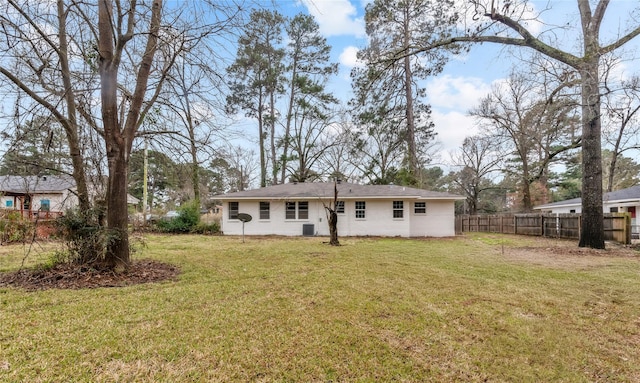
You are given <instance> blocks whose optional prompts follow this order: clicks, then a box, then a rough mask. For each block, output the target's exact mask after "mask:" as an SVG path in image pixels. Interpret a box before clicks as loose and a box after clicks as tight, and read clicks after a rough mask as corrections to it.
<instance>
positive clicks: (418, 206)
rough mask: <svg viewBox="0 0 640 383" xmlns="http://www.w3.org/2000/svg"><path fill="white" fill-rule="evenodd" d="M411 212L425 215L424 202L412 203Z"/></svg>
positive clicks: (425, 205) (425, 206) (425, 204)
mask: <svg viewBox="0 0 640 383" xmlns="http://www.w3.org/2000/svg"><path fill="white" fill-rule="evenodd" d="M413 212H414V213H415V214H427V203H426V202H414V203H413Z"/></svg>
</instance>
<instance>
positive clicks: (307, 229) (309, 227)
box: [302, 223, 315, 237]
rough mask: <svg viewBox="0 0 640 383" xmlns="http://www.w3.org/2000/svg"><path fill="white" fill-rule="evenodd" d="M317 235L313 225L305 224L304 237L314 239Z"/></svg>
mask: <svg viewBox="0 0 640 383" xmlns="http://www.w3.org/2000/svg"><path fill="white" fill-rule="evenodd" d="M314 234H315V227H314V224H312V223H305V224H303V225H302V235H304V236H307V237H312V236H313V235H314Z"/></svg>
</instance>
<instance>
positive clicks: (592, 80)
mask: <svg viewBox="0 0 640 383" xmlns="http://www.w3.org/2000/svg"><path fill="white" fill-rule="evenodd" d="M500 3H501V1H499V0H470V1H469V4H470V5H471V7H472V11H473V19H475V20H480V19H482V20H484V21H486V22H485V23H479V24H477V25H475V26H472V27H466V28H458V27H457V26H455V25H452V26H451V28H450V35H449V36H446V37H445V38H442V39H439V40H438V41H428V42H425V43H422V44H417V45H416V46H414V47H410V48H408V49H403V50H401V51H398V52H396V54H395V56H394V57H393V58H391V59H396V60H400V59H402V57H404V56H406V55H407V54H419V53H422V52H426V51H430V50H433V49H437V48H441V47H446V46H449V45H451V44H457V43H478V42H486V43H496V44H502V45H509V46H518V47H528V48H531V49H534V50H536V51H538V52H540V53H542V54H543V55H545V56H548V57H550V58H552V59H554V60H557V61H559V62H562V63H564V64H566V65H568V66H569V67H571V68H573V69H575V70H576V71H577V72H578V73H579V76H580V81H581V94H582V103H581V104H582V161H583V162H582V166H583V170H584V171H583V182H582V224H583V225H582V231H581V232H580V243H579V246H580V247H591V248H604V246H605V244H604V226H603V225H604V224H603V210H602V206H603V201H602V196H603V194H602V154H601V138H602V132H601V117H600V107H601V102H600V98H601V97H600V85H601V84H600V59H601V57H602V56H603V55H606V54H608V53H611V52H614V51H616V50H617V49H619V48H620V47H622V46H624V45H625V44H627V43H628V42H629V41H631V40H632V39H634V38H635V37H637V36H638V35H639V34H640V23H639V22H638V21H637V20H630V23H629V24H626V25H628V26H629V27H627V28H626V30H624V31H622V32H620V33H619V34H617V35H616V36H615V37H614V38H613V40H611V41H607V42H603V41H601V39H600V29H601V26H602V23H603V20H604V18H605V14H606V12H607V8H608V7H609V4H610V0H599V1H597V2H594V1H592V0H576V6H577V11H578V13H579V15H580V18H579V20H580V22H579V27H580V28H579V31H578V32H577V36H578V39H579V40H581V42H582V45H581V46H580V47H579V49H578V50H577V51H575V52H571V51H569V50H568V49H563V48H562V47H561V42H558V44H557V45H556V46H554V45H552V44H553V43H552V42H551V41H549V39H546V38H545V37H546V36H543V35H539V34H538V33H535V32H532V31H531V30H530V29H529V28H528V25H527V24H526V21H527V20H525V19H524V17H523V15H524V14H525V12H524V9H525V7H526V6H528V2H527V1H524V0H523V1H512V0H509V6H504V5H506V0H505V2H504V4H503V6H500ZM548 4H549V5H551V3H548ZM592 5H595V8H592ZM639 8H640V7H639ZM534 19H535V17H534ZM619 25H620V26H622V25H625V24H624V23H620V24H619Z"/></svg>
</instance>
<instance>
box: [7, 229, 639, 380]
mask: <svg viewBox="0 0 640 383" xmlns="http://www.w3.org/2000/svg"><path fill="white" fill-rule="evenodd" d="M322 240H323V239H322V238H291V239H290V238H247V239H246V242H245V243H242V241H241V239H240V238H238V237H206V236H205V237H203V236H155V235H153V236H148V237H147V238H146V243H147V247H146V248H144V249H143V250H142V251H139V252H137V253H136V254H135V257H137V258H152V259H156V260H161V261H164V262H169V263H173V264H176V265H178V266H179V267H180V268H181V270H182V272H181V275H180V277H179V279H178V280H177V281H168V282H163V283H155V284H145V285H137V286H130V287H122V288H104V289H93V290H80V291H71V290H48V291H40V292H25V291H20V290H16V289H12V288H0V381H3V382H62V381H65V382H69V381H74V382H83V381H85V382H96V381H97V382H138V381H149V382H207V381H221V382H227V381H238V382H246V381H252V382H274V381H275V382H284V381H286V382H330V381H332V382H374V381H375V382H377V381H406V382H485V381H488V382H554V381H558V382H637V381H640V363H638V362H639V361H640V257H638V256H637V255H636V253H634V252H633V251H631V250H628V251H626V252H624V253H623V255H622V256H620V255H616V253H615V252H613V251H604V252H603V251H599V252H598V251H584V252H583V251H576V250H577V248H576V247H575V245H574V244H571V243H565V242H548V241H547V242H544V243H543V242H540V241H539V240H538V239H536V238H528V237H514V236H496V235H488V234H474V235H467V236H465V237H460V238H455V239H428V240H407V239H391V238H385V239H376V238H371V239H364V238H342V239H341V242H342V243H343V244H344V246H341V247H330V246H328V245H326V244H323V243H322ZM47 246H51V245H46V246H45V247H37V248H36V249H34V251H32V253H31V254H30V255H29V256H28V257H27V264H34V263H37V262H38V261H42V260H45V259H46V258H47V256H48V255H47V250H48V247H47ZM23 257H24V249H23V247H21V246H9V247H8V246H3V247H0V271H7V270H13V269H16V268H18V267H19V266H20V264H21V262H22V260H23Z"/></svg>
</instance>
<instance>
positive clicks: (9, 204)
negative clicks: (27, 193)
mask: <svg viewBox="0 0 640 383" xmlns="http://www.w3.org/2000/svg"><path fill="white" fill-rule="evenodd" d="M4 205H5V206H6V207H13V201H7V202H5V204H4Z"/></svg>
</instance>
